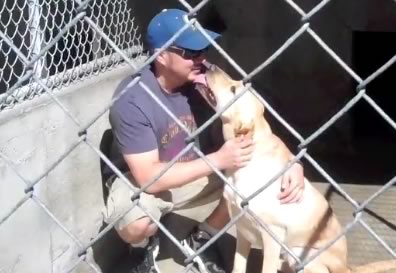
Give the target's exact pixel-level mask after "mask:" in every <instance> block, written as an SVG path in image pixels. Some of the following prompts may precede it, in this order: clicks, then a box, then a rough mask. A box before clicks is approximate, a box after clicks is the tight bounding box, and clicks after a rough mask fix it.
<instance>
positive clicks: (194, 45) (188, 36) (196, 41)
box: [175, 29, 220, 50]
mask: <svg viewBox="0 0 396 273" xmlns="http://www.w3.org/2000/svg"><path fill="white" fill-rule="evenodd" d="M205 30H206V33H207V34H208V35H209V36H210V37H211V38H212V39H213V40H216V39H217V38H218V37H220V34H218V33H216V32H213V31H210V30H207V29H205ZM175 45H176V46H178V47H181V48H185V49H190V50H202V49H205V48H207V47H208V46H210V45H211V44H210V42H209V40H208V39H206V37H205V36H204V35H203V34H202V33H201V32H200V31H199V30H192V29H187V30H185V31H184V32H183V33H182V34H181V35H180V37H179V38H177V39H176V40H175Z"/></svg>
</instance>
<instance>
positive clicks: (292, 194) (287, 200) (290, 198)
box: [280, 188, 300, 204]
mask: <svg viewBox="0 0 396 273" xmlns="http://www.w3.org/2000/svg"><path fill="white" fill-rule="evenodd" d="M299 191H300V189H296V188H294V190H293V191H291V192H290V194H289V195H287V196H285V197H284V198H281V199H280V202H281V204H286V203H293V200H294V199H295V198H296V197H297V195H298V193H299Z"/></svg>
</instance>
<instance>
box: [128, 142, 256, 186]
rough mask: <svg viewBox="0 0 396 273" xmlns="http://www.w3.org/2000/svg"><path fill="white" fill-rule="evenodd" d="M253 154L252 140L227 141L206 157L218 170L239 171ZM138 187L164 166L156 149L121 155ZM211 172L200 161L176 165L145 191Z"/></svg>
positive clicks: (176, 183)
mask: <svg viewBox="0 0 396 273" xmlns="http://www.w3.org/2000/svg"><path fill="white" fill-rule="evenodd" d="M252 151H253V142H252V140H251V139H234V140H230V141H228V142H226V143H225V144H224V145H223V146H222V147H221V148H220V149H219V150H218V151H217V152H214V153H211V154H209V155H207V158H208V159H209V160H210V161H211V162H212V163H213V164H214V165H215V166H216V167H217V168H218V169H220V170H222V169H230V168H240V167H243V166H245V165H246V164H247V162H248V161H249V160H250V158H251V153H252ZM124 159H125V161H126V163H127V164H128V167H129V169H130V170H131V173H132V175H133V177H134V179H135V180H136V183H137V184H138V186H144V185H145V184H146V183H148V182H150V181H152V180H153V179H154V178H155V177H156V176H157V175H159V173H160V172H161V171H162V170H163V169H164V168H165V167H166V166H167V163H163V162H160V161H159V155H158V150H152V151H149V152H144V153H138V154H128V155H124ZM212 172H213V170H212V169H211V168H210V167H209V166H208V165H207V164H206V162H205V161H204V160H203V159H201V158H199V159H195V160H192V161H189V162H177V163H175V164H174V165H173V166H172V167H171V168H170V169H168V171H167V172H165V173H164V174H163V175H162V176H161V177H160V178H159V180H158V181H156V182H155V183H154V184H153V185H152V186H150V187H149V188H148V189H147V192H149V193H157V192H161V191H164V190H168V189H172V188H176V187H180V186H182V185H185V184H188V183H190V182H192V181H195V180H197V179H199V178H201V177H204V176H207V175H209V174H211V173H212Z"/></svg>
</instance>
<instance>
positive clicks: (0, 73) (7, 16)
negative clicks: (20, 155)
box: [0, 0, 142, 111]
mask: <svg viewBox="0 0 396 273" xmlns="http://www.w3.org/2000/svg"><path fill="white" fill-rule="evenodd" d="M84 5H85V6H84V12H85V16H86V17H87V18H90V19H91V20H92V21H93V22H95V24H96V25H97V26H98V27H99V28H100V29H101V31H102V32H103V33H106V35H108V37H109V38H110V39H111V40H112V41H113V42H114V44H115V45H116V46H117V47H119V48H120V49H122V50H123V52H125V53H126V56H128V58H135V57H136V56H139V55H141V54H142V46H141V43H140V37H139V35H138V33H137V26H136V25H135V24H134V18H133V17H132V15H131V13H130V11H129V10H128V7H127V2H126V1H123V0H116V1H109V0H96V1H90V2H88V3H87V4H84ZM78 8H79V6H78V4H77V3H76V2H74V1H71V0H68V1H53V0H32V1H25V0H18V1H14V0H5V1H2V2H1V3H0V31H1V36H0V79H1V80H0V94H2V93H4V92H6V91H7V92H6V94H3V95H0V111H1V110H3V109H9V108H11V107H12V106H13V105H15V104H16V103H18V102H20V101H24V100H27V99H31V98H33V97H35V96H37V95H39V94H41V93H43V92H44V90H43V88H42V87H41V86H40V85H39V84H38V83H37V82H36V81H35V78H36V77H37V78H40V79H41V80H42V82H43V83H45V86H47V87H48V88H50V89H56V88H57V89H60V88H62V87H64V86H67V85H69V84H71V83H75V82H77V81H81V80H83V79H86V78H88V77H92V76H94V75H97V74H98V73H101V72H104V71H107V70H109V69H111V68H113V67H115V66H117V65H118V64H119V63H120V62H122V59H121V58H120V56H119V55H118V54H116V53H115V51H114V49H113V48H112V47H111V46H110V45H109V44H108V43H106V42H105V41H104V40H103V38H102V37H101V36H100V34H98V33H97V32H96V31H95V30H93V29H92V28H91V27H90V26H89V24H88V23H87V22H86V21H84V20H77V21H75V22H74V23H73V24H72V25H71V26H70V27H68V28H66V27H67V25H68V24H69V23H70V21H71V20H72V19H73V18H75V16H76V13H78ZM62 31H63V32H64V33H62V35H60V36H58V34H59V33H61V32H62ZM11 45H12V46H11ZM14 49H18V51H19V52H20V53H21V54H23V56H26V58H27V60H29V61H28V62H26V61H25V60H24V58H23V57H22V55H20V54H18V53H17V52H16V51H15V50H14ZM44 49H45V50H44ZM30 74H31V75H32V76H29V77H24V76H26V75H30ZM33 75H34V76H33ZM21 79H23V80H22V81H20V80H21ZM17 82H19V84H18V85H16V83H17ZM11 87H14V88H11ZM14 89H15V90H14ZM10 90H12V92H10Z"/></svg>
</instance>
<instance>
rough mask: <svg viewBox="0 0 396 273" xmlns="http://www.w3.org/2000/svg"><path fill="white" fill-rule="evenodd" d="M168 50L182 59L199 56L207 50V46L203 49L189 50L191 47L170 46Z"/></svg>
mask: <svg viewBox="0 0 396 273" xmlns="http://www.w3.org/2000/svg"><path fill="white" fill-rule="evenodd" d="M168 50H169V51H171V52H174V53H176V54H178V55H180V56H181V57H183V58H184V59H196V58H198V57H200V56H201V55H202V54H204V53H205V52H206V51H208V49H207V48H205V49H203V50H191V49H185V48H180V47H176V46H170V47H169V48H168Z"/></svg>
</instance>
